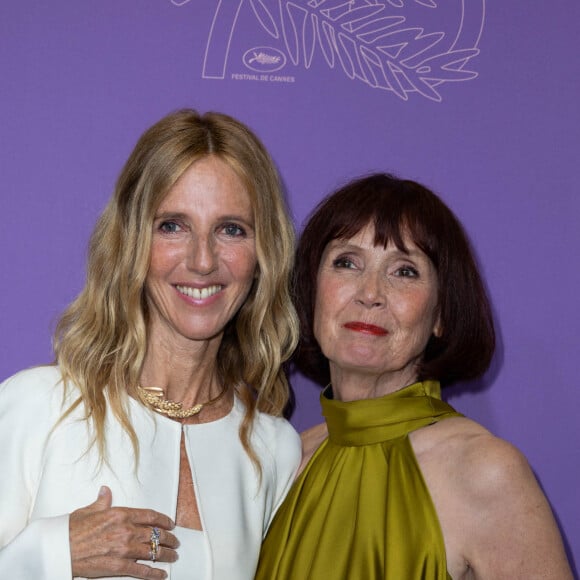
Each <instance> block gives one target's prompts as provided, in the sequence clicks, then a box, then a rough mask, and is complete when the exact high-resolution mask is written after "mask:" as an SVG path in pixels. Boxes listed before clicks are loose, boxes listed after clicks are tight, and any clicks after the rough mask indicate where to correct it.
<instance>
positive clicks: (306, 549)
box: [256, 381, 461, 580]
mask: <svg viewBox="0 0 580 580" xmlns="http://www.w3.org/2000/svg"><path fill="white" fill-rule="evenodd" d="M440 396H441V394H440V388H439V383H437V382H435V381H425V382H422V383H415V384H413V385H410V386H409V387H406V388H404V389H401V390H400V391H397V392H395V393H392V394H390V395H387V396H386V397H381V398H379V399H369V400H361V401H352V402H348V403H343V402H341V401H336V400H332V399H328V398H327V397H326V396H324V393H323V394H322V395H321V404H322V410H323V414H324V416H325V418H326V423H327V425H328V432H329V436H328V439H326V440H325V441H324V442H323V443H322V445H321V446H320V447H319V448H318V450H317V451H316V453H315V454H314V456H313V457H312V459H311V460H310V462H309V463H308V465H307V466H306V468H305V469H304V471H303V472H302V474H301V475H300V477H299V478H298V479H297V480H296V482H295V483H294V485H293V487H292V489H291V490H290V493H289V494H288V496H287V498H286V500H285V501H284V503H283V504H282V506H281V507H280V509H279V510H278V513H277V514H276V517H275V518H274V521H273V522H272V525H271V526H270V529H269V531H268V534H267V536H266V539H265V541H264V544H263V545H262V552H261V555H260V562H259V566H258V572H257V575H256V579H257V580H285V579H295V580H383V579H387V580H417V579H425V580H448V579H449V578H450V577H449V576H448V574H447V564H446V557H445V546H444V543H443V536H442V533H441V528H440V526H439V520H438V518H437V514H436V513H435V509H434V507H433V503H432V501H431V496H430V495H429V491H428V489H427V486H426V485H425V482H424V480H423V476H422V474H421V472H420V470H419V466H418V465H417V461H416V459H415V454H414V452H413V450H412V448H411V445H410V442H409V438H408V434H409V433H410V432H411V431H414V430H416V429H419V428H420V427H424V426H426V425H430V424H432V423H435V422H437V421H440V420H442V419H446V418H448V417H457V416H461V415H460V414H459V413H457V412H456V411H455V410H454V409H453V408H452V407H451V406H449V405H448V404H447V403H444V402H443V401H441V399H440Z"/></svg>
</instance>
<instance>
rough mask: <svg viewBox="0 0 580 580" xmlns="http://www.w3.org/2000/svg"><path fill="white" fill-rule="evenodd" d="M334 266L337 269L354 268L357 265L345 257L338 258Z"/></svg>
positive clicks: (334, 261)
mask: <svg viewBox="0 0 580 580" xmlns="http://www.w3.org/2000/svg"><path fill="white" fill-rule="evenodd" d="M332 265H333V266H334V267H335V268H354V267H355V264H354V262H353V261H352V260H350V259H349V258H345V257H340V258H336V259H335V260H333V261H332Z"/></svg>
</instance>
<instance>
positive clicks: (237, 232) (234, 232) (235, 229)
mask: <svg viewBox="0 0 580 580" xmlns="http://www.w3.org/2000/svg"><path fill="white" fill-rule="evenodd" d="M223 231H224V233H225V234H226V236H231V237H232V238H237V237H240V236H245V235H246V232H245V230H244V229H243V228H241V227H240V226H239V225H238V224H226V225H225V226H224V228H223Z"/></svg>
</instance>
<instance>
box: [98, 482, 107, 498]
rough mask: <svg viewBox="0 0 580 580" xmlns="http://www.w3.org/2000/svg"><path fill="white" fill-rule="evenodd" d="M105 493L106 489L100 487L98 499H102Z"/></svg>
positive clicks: (102, 486)
mask: <svg viewBox="0 0 580 580" xmlns="http://www.w3.org/2000/svg"><path fill="white" fill-rule="evenodd" d="M106 493H107V488H106V487H105V486H104V485H101V489H99V497H103V496H104V495H105V494H106Z"/></svg>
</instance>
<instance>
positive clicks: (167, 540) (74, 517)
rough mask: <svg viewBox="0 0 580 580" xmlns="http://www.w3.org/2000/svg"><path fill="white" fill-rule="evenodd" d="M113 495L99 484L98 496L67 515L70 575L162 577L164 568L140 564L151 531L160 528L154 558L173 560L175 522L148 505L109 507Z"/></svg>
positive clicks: (147, 579) (148, 551) (148, 552)
mask: <svg viewBox="0 0 580 580" xmlns="http://www.w3.org/2000/svg"><path fill="white" fill-rule="evenodd" d="M112 501H113V496H112V493H111V490H110V489H109V488H108V487H105V486H103V487H101V489H100V491H99V496H98V497H97V500H96V501H95V502H94V503H92V504H90V505H88V506H86V507H84V508H81V509H78V510H76V511H74V512H73V513H72V514H71V515H70V523H69V532H70V549H71V560H72V572H73V576H84V577H86V578H102V577H106V576H130V577H132V578H142V579H144V580H158V579H159V580H161V579H162V578H166V577H167V574H166V573H165V572H164V571H163V570H159V569H157V568H152V567H151V566H147V565H146V564H139V563H138V562H137V560H150V559H151V532H152V529H153V528H154V527H155V528H158V529H159V550H158V551H157V556H156V560H157V561H159V562H175V560H177V552H176V551H175V549H176V548H177V547H178V546H179V541H178V540H177V538H176V537H175V536H174V535H173V534H171V533H170V532H169V531H168V530H171V529H173V528H174V527H175V524H174V523H173V522H172V521H171V519H170V518H168V517H167V516H165V515H163V514H160V513H159V512H156V511H153V510H147V509H134V508H124V507H114V508H113V507H111V505H112Z"/></svg>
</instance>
